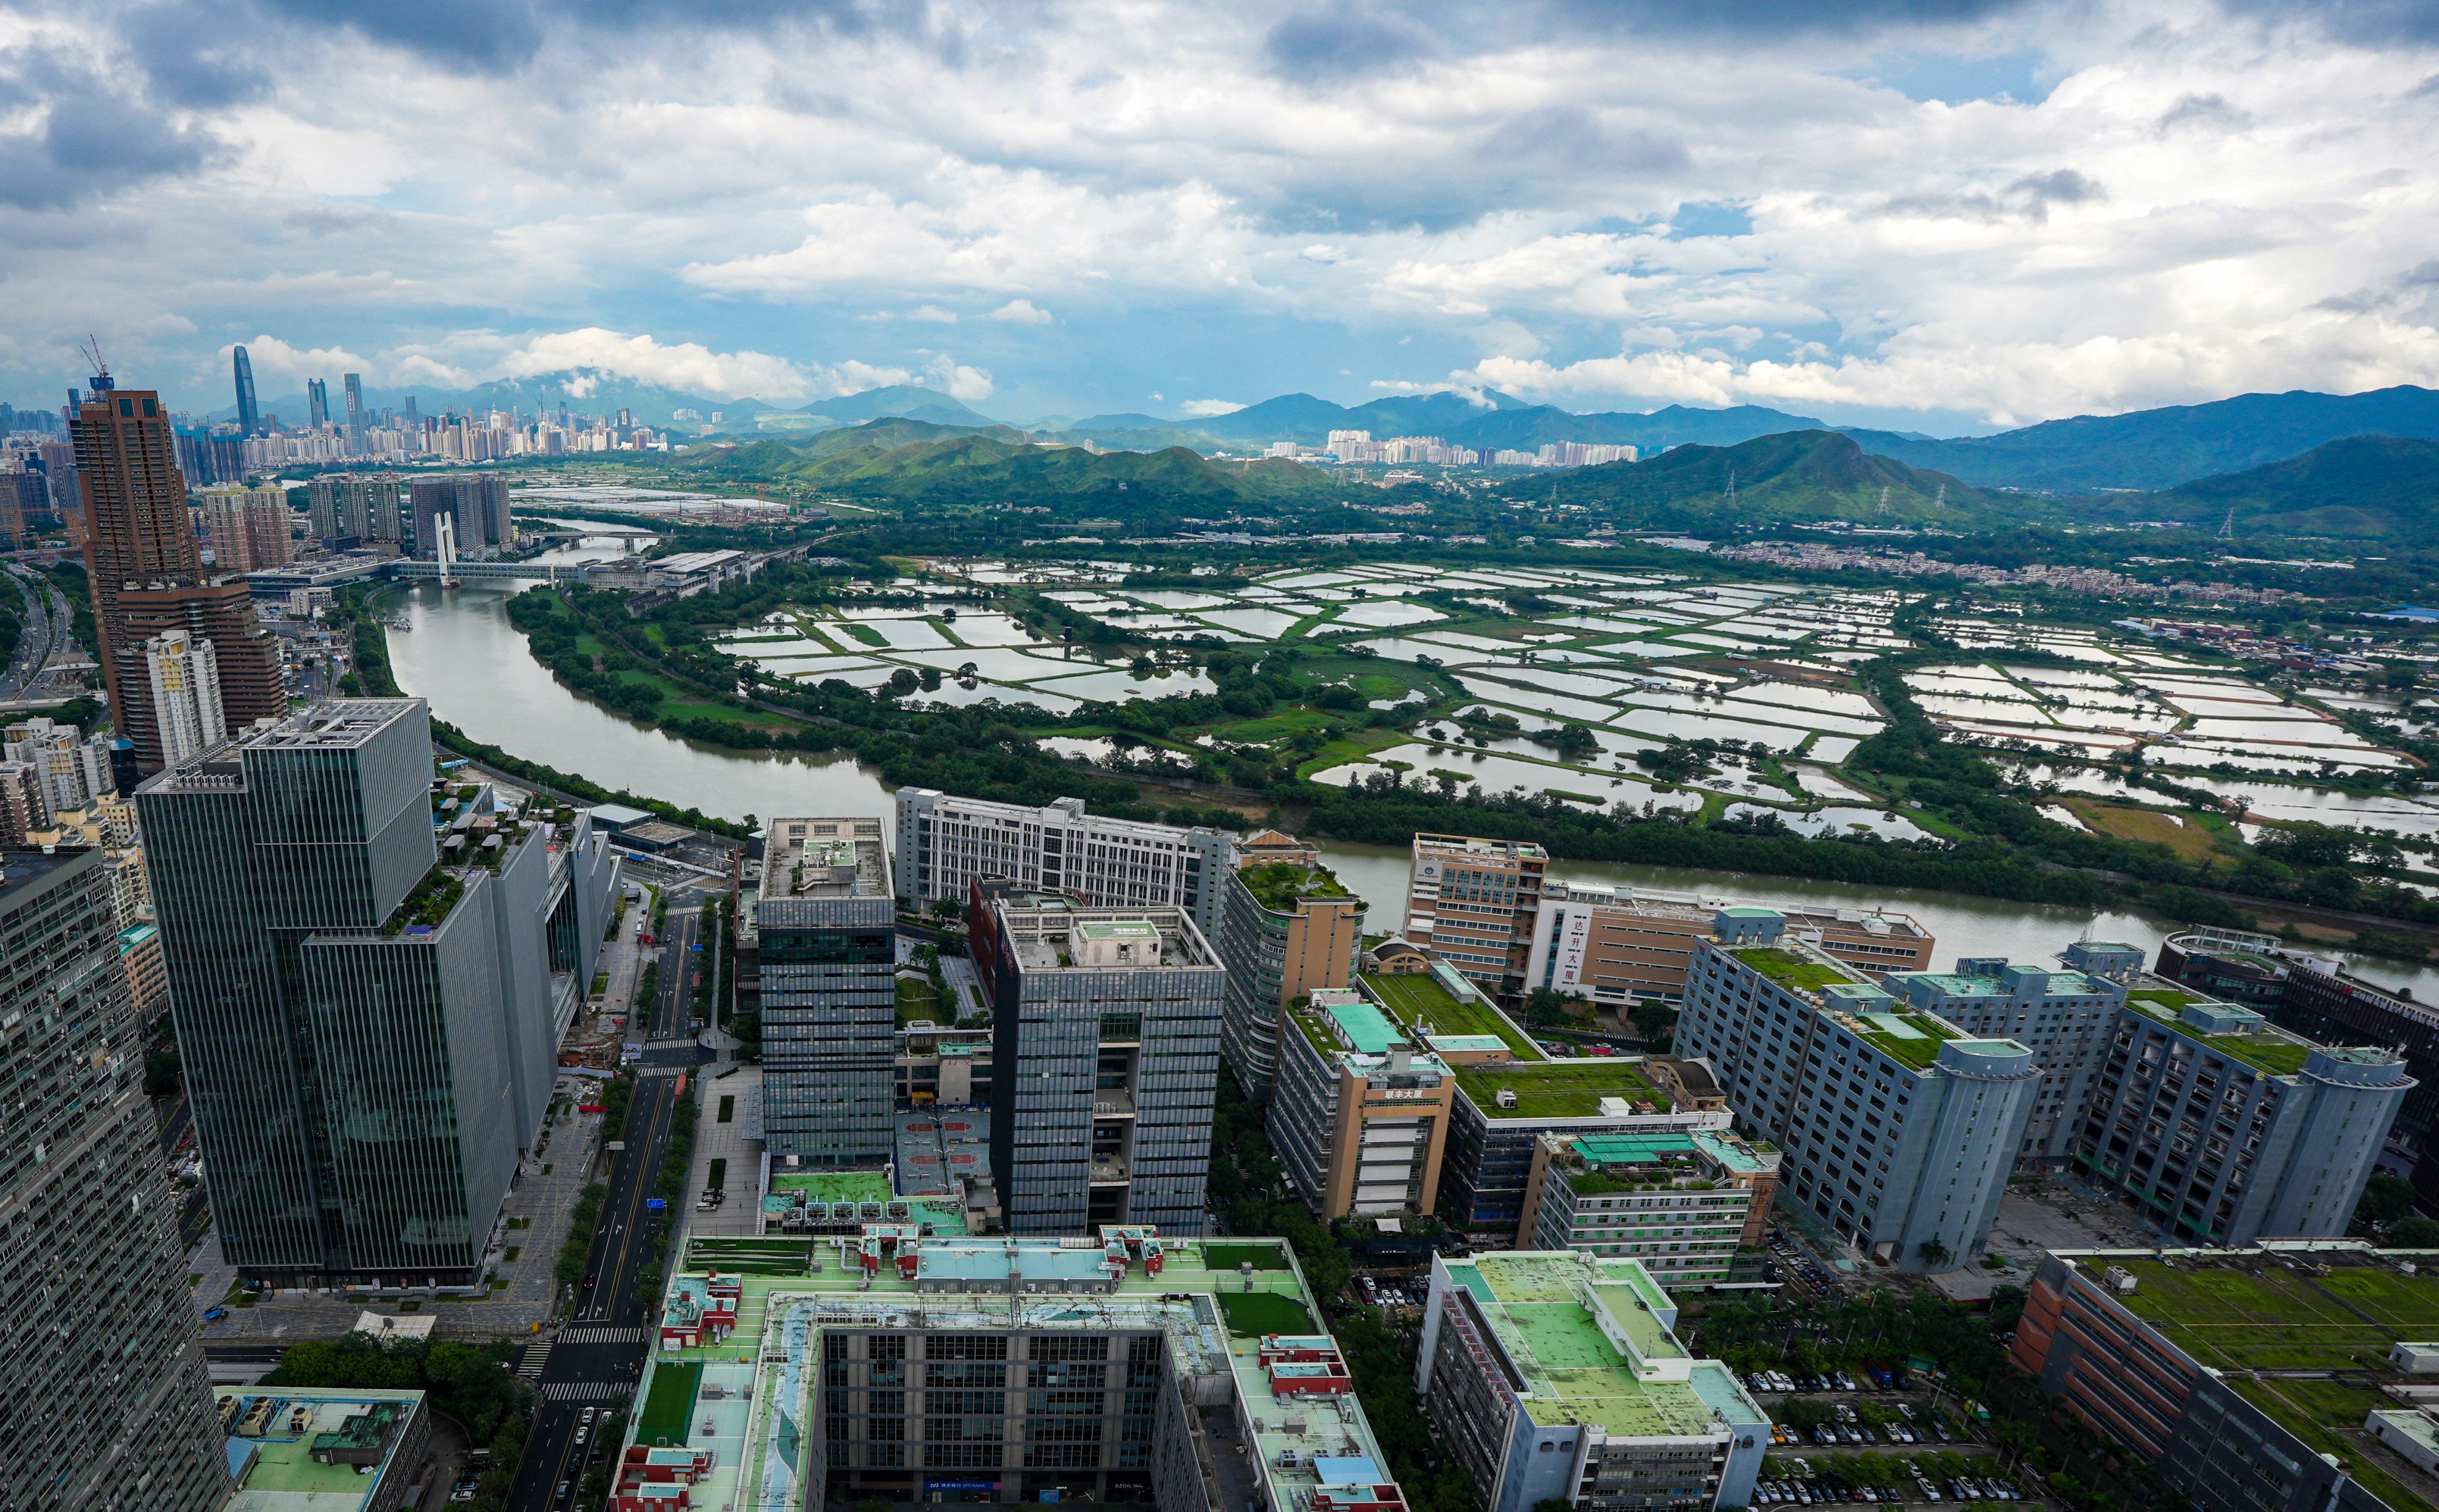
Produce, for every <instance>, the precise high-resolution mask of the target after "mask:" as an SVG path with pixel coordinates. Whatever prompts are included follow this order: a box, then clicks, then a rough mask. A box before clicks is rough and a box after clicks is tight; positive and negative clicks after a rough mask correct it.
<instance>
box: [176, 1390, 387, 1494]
mask: <svg viewBox="0 0 2439 1512" xmlns="http://www.w3.org/2000/svg"><path fill="white" fill-rule="evenodd" d="M215 1395H216V1396H234V1397H236V1398H237V1402H238V1419H236V1420H232V1421H231V1423H230V1429H231V1438H232V1441H233V1442H239V1443H245V1444H251V1445H253V1446H254V1449H255V1458H254V1463H253V1465H252V1466H251V1467H250V1468H248V1469H247V1470H246V1472H245V1479H244V1481H243V1482H242V1483H241V1484H240V1488H239V1490H238V1493H237V1495H236V1496H235V1497H233V1498H231V1499H230V1501H229V1503H228V1507H227V1508H226V1509H225V1512H290V1509H294V1508H299V1507H312V1508H322V1509H326V1512H355V1509H357V1508H359V1507H361V1506H363V1505H365V1503H366V1502H368V1501H370V1500H371V1498H372V1496H373V1494H374V1492H375V1491H376V1490H378V1489H379V1488H380V1487H381V1486H382V1485H383V1483H384V1482H385V1481H386V1480H387V1479H388V1477H389V1476H390V1475H391V1474H392V1473H396V1474H398V1475H400V1476H406V1475H412V1474H414V1473H415V1467H414V1466H411V1465H409V1466H403V1467H401V1466H394V1465H392V1464H390V1463H389V1458H390V1454H391V1453H392V1452H393V1451H394V1450H396V1449H397V1447H398V1437H399V1432H400V1429H399V1425H400V1424H401V1423H402V1422H403V1421H404V1419H405V1418H406V1416H407V1415H408V1414H409V1413H410V1412H411V1410H412V1404H414V1403H416V1402H418V1401H420V1400H421V1399H422V1396H423V1393H421V1392H419V1391H375V1390H359V1389H355V1388H348V1389H344V1390H337V1389H333V1390H323V1389H306V1388H298V1387H293V1386H292V1387H276V1388H264V1387H256V1386H235V1387H228V1388H224V1389H223V1390H221V1391H219V1392H218V1393H216V1394H215ZM266 1397H267V1398H269V1399H270V1400H272V1401H273V1402H275V1403H278V1404H280V1405H279V1407H278V1410H277V1411H276V1412H275V1413H274V1414H272V1419H271V1421H270V1423H269V1424H268V1425H267V1432H263V1433H262V1434H261V1435H260V1436H254V1435H246V1434H239V1433H237V1432H235V1429H236V1427H237V1421H238V1420H241V1419H242V1418H243V1417H244V1416H245V1415H246V1414H247V1413H248V1412H249V1410H251V1409H252V1408H253V1406H254V1405H255V1404H256V1403H257V1402H258V1401H261V1400H262V1399H264V1398H266ZM299 1408H304V1409H306V1410H307V1413H308V1418H307V1421H306V1424H305V1426H304V1427H303V1428H302V1429H301V1430H298V1431H295V1432H292V1431H291V1427H290V1425H291V1424H292V1423H294V1421H295V1415H296V1412H297V1410H298V1409H299ZM376 1410H383V1411H386V1412H388V1413H393V1414H397V1415H396V1416H395V1417H394V1418H391V1419H390V1420H389V1421H388V1422H387V1423H385V1424H384V1425H383V1429H382V1431H381V1432H379V1435H378V1438H377V1439H376V1441H375V1442H376V1443H378V1444H379V1448H380V1451H381V1453H382V1459H381V1463H380V1468H378V1469H377V1470H376V1471H375V1472H374V1473H372V1474H367V1475H359V1474H357V1473H356V1469H355V1467H353V1466H351V1465H347V1464H334V1465H324V1464H321V1463H319V1462H317V1461H316V1460H315V1459H314V1458H313V1450H314V1447H315V1443H316V1441H317V1440H319V1441H322V1442H323V1443H324V1444H325V1445H326V1446H327V1447H329V1448H332V1449H340V1448H344V1447H346V1446H345V1445H344V1444H343V1443H342V1441H343V1440H348V1439H351V1438H353V1439H361V1438H363V1437H365V1431H366V1430H368V1429H370V1428H371V1427H372V1424H371V1423H370V1422H369V1421H368V1419H370V1418H371V1417H372V1416H373V1415H374V1414H375V1413H376ZM351 1419H356V1420H359V1421H357V1423H356V1427H355V1430H354V1432H352V1433H351V1432H350V1430H349V1427H348V1424H349V1421H350V1420H351ZM383 1441H385V1442H383ZM367 1447H370V1446H367Z"/></svg>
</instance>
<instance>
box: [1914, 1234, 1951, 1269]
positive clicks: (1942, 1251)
mask: <svg viewBox="0 0 2439 1512" xmlns="http://www.w3.org/2000/svg"><path fill="white" fill-rule="evenodd" d="M1914 1254H1918V1255H1920V1256H1922V1258H1923V1260H1924V1261H1925V1262H1926V1263H1928V1264H1931V1265H1946V1264H1947V1263H1948V1262H1949V1260H1950V1259H1951V1258H1953V1256H1952V1255H1950V1254H1949V1249H1948V1246H1947V1245H1945V1244H1942V1243H1940V1242H1939V1241H1938V1240H1937V1239H1925V1240H1923V1241H1922V1243H1920V1244H1918V1245H1916V1246H1915V1247H1914Z"/></svg>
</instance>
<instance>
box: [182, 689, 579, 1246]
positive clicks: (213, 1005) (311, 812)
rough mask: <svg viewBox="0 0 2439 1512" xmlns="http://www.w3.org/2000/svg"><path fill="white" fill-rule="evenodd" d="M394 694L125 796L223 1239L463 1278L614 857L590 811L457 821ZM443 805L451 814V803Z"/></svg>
mask: <svg viewBox="0 0 2439 1512" xmlns="http://www.w3.org/2000/svg"><path fill="white" fill-rule="evenodd" d="M431 786H432V749H431V725H430V721H429V720H428V718H427V717H426V714H425V711H424V706H423V703H421V701H420V700H413V699H379V700H372V699H367V700H334V701H331V702H329V703H320V704H316V705H313V706H312V707H311V708H308V709H306V710H303V711H301V712H299V713H298V714H296V715H294V716H293V717H291V718H289V719H288V720H282V721H280V722H278V723H276V724H273V725H270V726H267V727H263V728H259V729H256V730H253V731H249V732H247V733H246V734H244V735H243V736H242V737H240V738H238V739H237V740H234V741H232V742H230V743H227V744H224V745H222V746H220V747H219V748H217V749H216V750H214V751H212V752H211V753H209V754H207V755H206V756H205V757H204V758H202V759H200V760H197V761H193V762H189V763H187V764H186V765H184V766H180V767H177V768H174V769H172V770H170V771H168V772H164V773H162V774H159V775H157V776H154V777H152V778H151V779H150V780H148V781H147V782H146V783H145V784H144V785H143V787H142V788H140V789H139V790H137V792H136V807H137V809H138V811H139V812H140V814H141V815H142V823H143V829H144V838H145V845H146V848H147V851H148V855H149V860H150V863H151V877H152V889H153V902H154V907H155V909H156V911H157V914H158V922H159V925H160V929H161V939H162V945H163V951H164V954H165V956H166V959H167V961H168V965H169V982H170V988H171V995H172V1001H173V1005H174V1011H175V1016H176V1021H177V1026H178V1044H179V1048H180V1052H181V1054H182V1056H183V1058H184V1061H185V1070H186V1076H187V1093H188V1099H189V1101H190V1103H191V1105H192V1106H193V1109H194V1116H195V1127H196V1130H197V1132H198V1134H199V1136H200V1138H201V1141H202V1145H203V1153H204V1160H205V1168H206V1169H207V1170H209V1171H210V1173H211V1183H212V1210H213V1216H214V1218H215V1219H216V1221H217V1222H218V1223H219V1225H220V1232H221V1250H222V1254H223V1255H224V1256H226V1257H227V1258H228V1259H229V1260H230V1261H231V1262H232V1263H234V1264H235V1265H236V1266H237V1267H238V1268H239V1270H240V1273H241V1274H244V1275H246V1276H248V1277H253V1278H261V1279H267V1280H271V1281H273V1282H274V1284H282V1285H285V1284H297V1283H302V1282H312V1283H315V1284H322V1283H331V1282H344V1283H346V1284H349V1285H392V1286H395V1285H401V1284H413V1285H417V1286H421V1285H426V1284H435V1285H441V1286H464V1285H469V1284H472V1283H473V1282H474V1281H475V1280H476V1279H477V1278H478V1277H479V1275H480V1273H481V1267H482V1263H483V1256H484V1253H485V1250H486V1247H487V1243H488V1241H489V1239H490V1234H491V1230H492V1227H493V1223H494V1219H495V1218H496V1215H497V1213H498V1210H499V1206H500V1202H501V1200H502V1199H503V1198H504V1197H505V1196H506V1195H507V1189H508V1183H509V1180H510V1178H511V1177H512V1176H513V1175H514V1174H515V1170H516V1164H517V1157H518V1151H519V1150H520V1149H521V1148H522V1147H527V1146H529V1145H530V1144H531V1143H532V1141H533V1138H534V1135H535V1133H536V1132H537V1131H538V1130H539V1129H540V1128H541V1125H542V1120H543V1112H544V1111H545V1108H546V1106H547V1103H548V1099H549V1094H550V1089H551V1086H552V1083H553V1080H554V1078H555V1076H556V1073H557V1063H556V1051H557V1043H558V1033H559V1030H560V1028H561V1026H562V1024H563V1023H564V1022H565V1021H566V1019H568V1018H570V1017H572V1016H573V1013H574V1011H575V1005H576V1004H577V1003H578V1002H579V1000H580V998H581V997H582V993H583V988H584V987H585V985H586V981H587V978H588V976H589V973H590V971H591V969H592V962H593V959H594V957H595V954H596V952H597V951H598V949H599V945H600V940H601V933H602V931H603V929H604V928H605V927H606V925H607V922H608V904H609V898H610V894H611V890H612V888H613V887H614V885H615V878H616V867H615V864H614V862H613V861H612V860H611V859H610V858H609V856H608V854H607V849H606V846H604V845H602V844H601V843H600V842H599V841H598V840H597V839H596V838H595V837H593V836H592V835H591V833H590V826H589V823H588V821H587V819H586V817H585V816H584V815H582V814H580V813H579V815H578V816H577V818H576V820H575V822H574V823H573V824H572V825H570V826H568V827H565V828H562V827H560V826H559V825H557V824H556V823H555V822H554V821H553V819H552V818H551V817H550V815H549V814H548V813H547V812H546V811H537V812H531V813H525V814H518V813H472V814H458V815H455V816H454V817H453V818H452V819H451V821H450V823H449V826H448V838H447V839H446V841H443V842H437V843H436V839H435V818H434V813H433V808H432V800H431V797H430V792H431ZM460 821H462V823H461V822H460Z"/></svg>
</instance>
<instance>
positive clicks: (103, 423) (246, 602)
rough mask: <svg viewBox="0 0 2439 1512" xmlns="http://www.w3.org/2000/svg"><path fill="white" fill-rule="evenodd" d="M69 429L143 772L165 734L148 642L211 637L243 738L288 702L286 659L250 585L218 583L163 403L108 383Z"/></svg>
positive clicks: (116, 673) (106, 636) (110, 673)
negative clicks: (198, 534) (169, 636)
mask: <svg viewBox="0 0 2439 1512" xmlns="http://www.w3.org/2000/svg"><path fill="white" fill-rule="evenodd" d="M93 384H94V387H93V391H92V393H91V395H90V396H89V397H88V398H87V399H86V400H84V401H83V402H81V403H80V404H79V405H78V406H77V411H76V415H75V418H73V419H72V420H71V422H70V425H69V430H70V433H71V434H72V435H73V436H74V438H75V441H76V456H77V467H76V475H77V484H78V488H79V489H80V491H81V494H82V497H83V504H84V516H85V542H84V560H85V572H86V578H87V581H88V582H89V584H90V585H91V591H92V594H93V618H94V626H95V629H96V630H97V631H98V635H99V639H100V642H101V644H100V645H99V646H98V647H96V648H95V654H96V655H97V657H98V659H99V661H100V663H101V675H102V683H103V685H104V687H105V688H106V689H107V690H108V692H109V694H110V712H111V718H112V721H113V723H115V724H116V726H117V729H118V731H119V733H120V734H121V735H122V736H124V737H126V738H128V739H129V740H131V741H133V742H134V751H135V761H136V765H137V767H138V768H139V769H140V770H142V771H145V772H156V771H158V770H160V767H161V737H160V730H159V728H158V725H157V723H156V721H155V720H153V717H152V701H151V677H150V673H149V670H148V668H147V667H145V665H144V658H143V655H142V653H141V652H140V651H139V650H138V649H137V648H138V647H139V646H141V645H142V643H143V642H145V641H146V640H149V639H151V637H152V636H154V635H157V634H159V633H160V632H161V631H166V630H185V631H189V632H190V633H192V634H194V635H197V636H199V637H201V638H202V639H205V640H208V641H210V642H211V643H212V649H213V652H214V653H215V655H216V658H217V660H218V663H219V667H220V678H221V700H222V706H223V715H224V721H225V722H226V723H227V725H228V726H229V727H230V728H232V729H242V728H243V727H244V726H246V725H248V724H251V723H252V722H254V721H255V720H258V719H263V718H266V717H270V716H274V715H276V714H278V713H279V712H280V711H281V710H282V709H283V708H284V707H285V706H286V703H287V695H286V691H285V689H284V688H283V687H282V685H281V683H280V676H279V658H278V654H277V652H276V649H274V647H273V646H272V644H271V642H270V639H269V638H268V637H267V636H265V635H264V634H263V631H262V626H261V624H260V622H259V621H258V619H257V617H256V615H255V612H254V601H253V599H252V597H251V596H249V595H248V592H247V589H246V585H245V584H244V582H242V581H241V580H240V579H238V578H234V577H223V576H207V575H206V574H205V571H204V562H203V553H202V551H201V550H200V548H198V547H197V545H196V543H195V532H194V527H193V525H191V523H190V522H189V521H188V519H187V484H186V479H185V478H184V477H183V476H182V475H181V474H180V472H179V471H178V467H177V461H176V448H175V445H174V443H173V440H172V438H171V436H170V432H169V418H168V417H167V416H166V415H164V414H163V413H162V410H161V400H160V396H159V395H158V394H157V393H153V392H151V391H148V390H142V389H130V390H119V389H116V388H115V387H114V386H112V381H111V378H110V375H109V374H107V373H101V374H97V375H95V377H94V380H93Z"/></svg>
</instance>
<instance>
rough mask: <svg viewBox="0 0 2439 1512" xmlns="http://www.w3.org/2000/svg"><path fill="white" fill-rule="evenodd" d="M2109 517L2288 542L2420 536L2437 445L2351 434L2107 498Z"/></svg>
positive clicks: (2438, 468)
mask: <svg viewBox="0 0 2439 1512" xmlns="http://www.w3.org/2000/svg"><path fill="white" fill-rule="evenodd" d="M2103 503H2104V505H2105V507H2106V509H2107V512H2109V513H2110V514H2115V515H2123V516H2125V517H2127V518H2135V517H2140V518H2143V519H2167V520H2183V521H2185V522H2187V523H2188V524H2192V525H2214V524H2216V523H2217V522H2219V521H2221V520H2224V519H2226V518H2227V515H2228V511H2229V510H2231V509H2232V510H2234V512H2235V525H2236V528H2237V529H2239V530H2255V531H2262V532H2266V533H2269V534H2273V535H2288V536H2352V537H2377V536H2392V535H2401V534H2411V535H2414V536H2417V537H2418V536H2421V535H2422V534H2423V533H2425V532H2427V531H2428V530H2429V529H2430V526H2431V525H2432V523H2433V522H2434V521H2439V441H2430V440H2424V439H2421V438H2418V437H2399V436H2348V437H2347V438H2345V439H2344V440H2341V441H2331V442H2328V443H2327V444H2326V445H2323V446H2316V447H2314V448H2312V450H2310V451H2308V452H2306V453H2305V454H2303V455H2302V456H2295V457H2288V458H2287V459H2286V460H2284V461H2281V462H2272V463H2270V465H2268V466H2267V467H2257V468H2251V469H2248V470H2246V471H2242V472H2230V473H2225V474H2223V475H2221V476H2218V477H2215V478H2201V479H2198V480H2197V481H2195V482H2192V483H2188V484H2185V485H2183V486H2182V487H2181V488H2176V489H2167V490H2165V491H2163V492H2160V493H2146V494H2142V495H2139V496H2125V497H2120V496H2117V495H2110V496H2109V497H2108V498H2107V499H2106V500H2105V501H2103Z"/></svg>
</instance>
